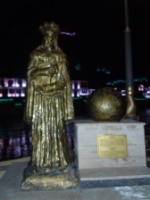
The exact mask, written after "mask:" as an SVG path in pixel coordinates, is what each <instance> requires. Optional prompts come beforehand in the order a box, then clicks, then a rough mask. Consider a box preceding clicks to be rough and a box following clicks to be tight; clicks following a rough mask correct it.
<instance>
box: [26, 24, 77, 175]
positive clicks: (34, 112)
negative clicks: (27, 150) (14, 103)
mask: <svg viewBox="0 0 150 200" xmlns="http://www.w3.org/2000/svg"><path fill="white" fill-rule="evenodd" d="M40 31H41V32H42V34H43V43H42V44H41V45H40V46H38V47H37V48H36V49H35V50H34V51H33V52H32V53H31V55H30V61H29V66H28V73H27V98H26V108H25V118H24V119H25V121H26V122H27V123H31V126H32V148H33V149H32V156H31V168H32V172H34V174H38V175H42V174H48V175H51V174H55V173H57V172H61V171H64V170H66V169H67V168H68V167H69V166H71V165H72V164H73V163H74V154H73V151H72V149H71V148H70V145H69V143H68V138H67V133H66V122H67V121H68V120H69V121H70V120H72V119H74V108H73V100H72V97H71V82H70V77H69V73H68V70H67V65H68V63H67V57H66V55H65V54H64V52H63V51H62V50H61V49H60V48H59V46H58V43H57V39H58V34H59V26H58V25H57V24H55V23H54V22H45V23H44V25H43V26H41V27H40Z"/></svg>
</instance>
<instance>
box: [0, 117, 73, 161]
mask: <svg viewBox="0 0 150 200" xmlns="http://www.w3.org/2000/svg"><path fill="white" fill-rule="evenodd" d="M66 129H67V133H68V140H69V144H70V146H71V148H74V145H73V143H74V142H73V132H74V130H73V129H74V126H73V124H72V123H71V124H70V125H67V126H66ZM31 152H32V137H31V130H30V127H29V126H27V125H26V124H25V123H24V122H23V121H21V120H10V121H3V122H2V121H1V125H0V161H2V160H10V159H17V158H22V157H27V156H30V155H31Z"/></svg>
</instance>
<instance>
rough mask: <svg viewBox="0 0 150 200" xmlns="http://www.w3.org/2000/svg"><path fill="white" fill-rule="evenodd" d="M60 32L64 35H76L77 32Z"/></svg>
mask: <svg viewBox="0 0 150 200" xmlns="http://www.w3.org/2000/svg"><path fill="white" fill-rule="evenodd" d="M60 34H62V35H69V36H75V34H76V33H75V32H73V33H69V32H61V33H60Z"/></svg>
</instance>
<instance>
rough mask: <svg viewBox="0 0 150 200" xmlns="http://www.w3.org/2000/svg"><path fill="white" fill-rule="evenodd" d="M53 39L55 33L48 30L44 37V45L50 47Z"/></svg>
mask: <svg viewBox="0 0 150 200" xmlns="http://www.w3.org/2000/svg"><path fill="white" fill-rule="evenodd" d="M54 41H55V35H54V33H53V32H52V31H49V32H48V34H47V35H46V36H45V37H44V46H45V47H47V48H48V47H50V46H52V45H53V44H54Z"/></svg>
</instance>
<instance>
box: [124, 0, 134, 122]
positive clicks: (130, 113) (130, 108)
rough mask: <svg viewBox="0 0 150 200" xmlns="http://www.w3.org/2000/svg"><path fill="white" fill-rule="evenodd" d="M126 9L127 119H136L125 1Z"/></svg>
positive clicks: (125, 1)
mask: <svg viewBox="0 0 150 200" xmlns="http://www.w3.org/2000/svg"><path fill="white" fill-rule="evenodd" d="M124 8H125V31H124V32H125V67H126V101H127V102H126V113H125V118H132V119H136V111H137V109H136V105H135V102H134V87H133V74H132V52H131V34H130V33H131V31H130V28H129V14H128V2H127V0H124Z"/></svg>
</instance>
